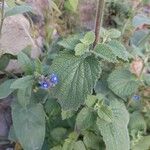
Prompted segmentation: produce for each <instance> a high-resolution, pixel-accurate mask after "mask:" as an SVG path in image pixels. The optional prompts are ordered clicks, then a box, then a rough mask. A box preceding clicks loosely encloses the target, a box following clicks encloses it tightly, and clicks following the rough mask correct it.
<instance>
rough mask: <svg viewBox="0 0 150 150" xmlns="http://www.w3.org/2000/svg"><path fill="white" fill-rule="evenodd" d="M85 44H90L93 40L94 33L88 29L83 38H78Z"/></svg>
mask: <svg viewBox="0 0 150 150" xmlns="http://www.w3.org/2000/svg"><path fill="white" fill-rule="evenodd" d="M80 41H81V42H82V43H83V44H85V45H90V44H92V43H93V42H94V41H95V34H94V32H92V31H90V32H87V33H86V34H85V36H84V38H83V39H81V40H80Z"/></svg>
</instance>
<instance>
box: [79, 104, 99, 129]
mask: <svg viewBox="0 0 150 150" xmlns="http://www.w3.org/2000/svg"><path fill="white" fill-rule="evenodd" d="M95 120H96V118H95V114H94V112H93V111H92V110H91V109H90V108H86V107H85V108H83V109H82V110H81V111H80V112H79V113H78V115H77V118H76V128H77V129H78V130H86V129H88V128H90V127H91V126H92V125H93V124H94V123H95Z"/></svg>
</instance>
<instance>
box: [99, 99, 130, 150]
mask: <svg viewBox="0 0 150 150" xmlns="http://www.w3.org/2000/svg"><path fill="white" fill-rule="evenodd" d="M110 106H111V109H112V111H113V121H112V122H111V123H109V122H107V121H104V120H102V119H97V126H98V128H99V130H100V132H101V134H102V136H103V140H104V142H105V144H106V149H107V150H122V149H123V150H129V149H130V141H129V134H128V129H127V125H128V122H129V114H128V112H127V110H126V107H125V105H124V104H123V103H122V102H121V101H118V100H116V99H113V100H111V101H110Z"/></svg>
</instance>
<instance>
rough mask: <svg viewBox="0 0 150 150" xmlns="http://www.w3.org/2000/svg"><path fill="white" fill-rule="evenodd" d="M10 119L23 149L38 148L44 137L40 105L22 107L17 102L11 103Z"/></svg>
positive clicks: (43, 123) (32, 149)
mask: <svg viewBox="0 0 150 150" xmlns="http://www.w3.org/2000/svg"><path fill="white" fill-rule="evenodd" d="M12 120H13V125H14V129H15V133H16V136H17V139H18V140H19V142H20V143H21V145H22V147H23V149H25V150H36V149H39V150H40V149H41V148H42V145H43V142H44V138H45V113H44V110H43V107H42V105H41V104H36V105H34V106H30V107H27V108H23V107H21V106H20V105H19V104H13V105H12ZM37 135H38V136H37Z"/></svg>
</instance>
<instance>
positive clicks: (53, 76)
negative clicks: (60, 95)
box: [50, 73, 59, 85]
mask: <svg viewBox="0 0 150 150" xmlns="http://www.w3.org/2000/svg"><path fill="white" fill-rule="evenodd" d="M58 81H59V80H58V76H57V75H56V74H54V73H53V74H51V75H50V82H51V83H52V84H54V85H56V84H58Z"/></svg>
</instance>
